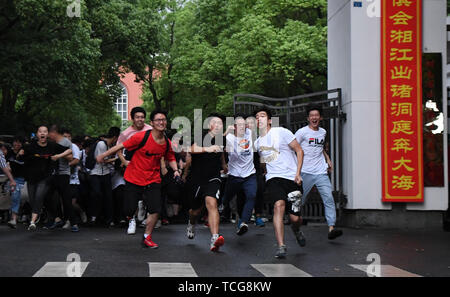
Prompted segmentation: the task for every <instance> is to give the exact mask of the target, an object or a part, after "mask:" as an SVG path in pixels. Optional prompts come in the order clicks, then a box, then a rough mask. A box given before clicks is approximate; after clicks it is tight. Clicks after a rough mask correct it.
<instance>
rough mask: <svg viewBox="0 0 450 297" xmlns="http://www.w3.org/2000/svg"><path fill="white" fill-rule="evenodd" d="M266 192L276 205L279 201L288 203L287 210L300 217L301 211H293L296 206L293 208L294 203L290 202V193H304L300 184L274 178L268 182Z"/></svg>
mask: <svg viewBox="0 0 450 297" xmlns="http://www.w3.org/2000/svg"><path fill="white" fill-rule="evenodd" d="M266 190H267V194H268V196H269V197H270V198H269V199H270V201H272V202H273V203H274V204H275V202H277V201H279V200H283V201H286V208H287V209H288V211H289V213H290V214H293V215H296V216H300V210H297V209H293V208H295V206H294V207H293V205H292V202H291V201H289V200H288V195H289V193H292V192H295V191H300V192H302V190H301V187H300V186H299V185H298V184H296V183H295V182H294V181H292V180H289V179H285V178H280V177H274V178H271V179H269V180H268V181H267V182H266Z"/></svg>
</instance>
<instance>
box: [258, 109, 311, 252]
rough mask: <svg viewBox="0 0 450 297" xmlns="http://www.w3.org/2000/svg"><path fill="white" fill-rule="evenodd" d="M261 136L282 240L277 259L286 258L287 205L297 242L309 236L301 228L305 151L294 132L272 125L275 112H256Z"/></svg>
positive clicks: (275, 222)
mask: <svg viewBox="0 0 450 297" xmlns="http://www.w3.org/2000/svg"><path fill="white" fill-rule="evenodd" d="M255 117H256V121H257V125H258V130H259V135H260V136H259V137H258V139H257V140H256V141H255V149H256V150H257V151H258V153H259V155H260V158H261V163H265V165H266V171H267V173H266V189H267V192H268V194H269V196H270V197H271V199H272V200H273V203H274V210H273V226H274V229H275V237H276V239H277V243H278V249H277V252H276V254H275V257H276V258H285V257H286V252H287V248H286V245H285V244H284V224H283V218H284V213H285V209H286V207H287V208H288V211H289V218H290V220H291V228H292V230H293V231H294V234H295V237H296V239H297V242H298V244H299V245H300V246H305V244H306V239H305V237H304V235H303V232H301V231H300V225H301V223H302V218H301V216H300V207H301V205H300V204H301V192H300V190H301V189H300V184H301V183H302V178H301V175H300V171H301V168H302V163H303V150H302V148H301V147H300V145H299V144H298V142H297V141H296V139H295V136H294V134H293V133H292V132H291V131H289V130H288V129H285V128H282V127H274V128H272V127H271V125H272V120H271V112H270V110H269V109H264V108H263V109H260V110H258V111H257V112H256V114H255Z"/></svg>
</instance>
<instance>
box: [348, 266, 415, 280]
mask: <svg viewBox="0 0 450 297" xmlns="http://www.w3.org/2000/svg"><path fill="white" fill-rule="evenodd" d="M348 265H350V266H351V267H353V268H355V269H358V270H361V271H364V272H366V273H367V274H370V275H371V276H377V275H375V273H373V270H371V269H369V271H368V269H367V268H368V267H369V265H358V264H348ZM379 272H380V275H379V276H380V277H421V275H418V274H415V273H411V272H408V271H406V270H403V269H400V268H397V267H395V266H392V265H380V270H379Z"/></svg>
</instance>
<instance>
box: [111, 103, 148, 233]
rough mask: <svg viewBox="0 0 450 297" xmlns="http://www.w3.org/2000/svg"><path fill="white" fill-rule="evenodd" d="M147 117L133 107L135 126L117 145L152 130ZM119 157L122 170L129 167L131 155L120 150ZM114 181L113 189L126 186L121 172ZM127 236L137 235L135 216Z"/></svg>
mask: <svg viewBox="0 0 450 297" xmlns="http://www.w3.org/2000/svg"><path fill="white" fill-rule="evenodd" d="M146 116H147V113H146V111H145V109H143V108H142V107H140V106H136V107H133V109H131V112H130V118H131V120H132V121H133V124H132V125H131V126H130V127H128V128H127V129H125V131H123V132H122V133H120V135H119V139H117V144H122V143H124V142H125V141H126V140H128V139H129V138H131V137H132V136H133V135H134V134H136V133H139V132H142V131H147V130H151V129H152V126H150V125H148V124H146V123H145V117H146ZM117 156H118V157H119V159H120V162H121V164H122V168H126V167H127V166H128V164H129V163H130V154H128V156H127V151H126V150H125V151H124V150H120V151H118V152H117ZM112 179H113V188H117V187H119V186H120V185H125V180H124V179H123V173H122V172H121V171H116V172H115V173H114V175H113V177H112ZM123 198H125V197H123ZM119 200H123V199H120V198H119ZM143 211H144V212H146V211H145V210H143ZM140 219H142V220H144V219H145V215H144V218H140ZM127 234H129V235H134V234H136V219H135V215H134V216H133V218H132V219H131V220H129V222H128V229H127Z"/></svg>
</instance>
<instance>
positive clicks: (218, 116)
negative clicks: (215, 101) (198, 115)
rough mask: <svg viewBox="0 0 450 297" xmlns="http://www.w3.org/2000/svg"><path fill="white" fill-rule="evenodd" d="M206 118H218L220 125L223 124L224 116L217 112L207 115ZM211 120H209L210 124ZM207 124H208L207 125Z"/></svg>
mask: <svg viewBox="0 0 450 297" xmlns="http://www.w3.org/2000/svg"><path fill="white" fill-rule="evenodd" d="M208 118H219V119H221V120H222V123H225V116H224V115H223V114H220V113H218V112H212V113H210V114H209V115H208ZM210 121H211V120H209V122H210ZM209 122H208V124H209Z"/></svg>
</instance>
